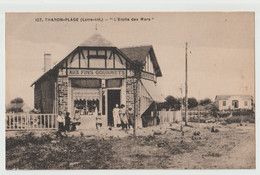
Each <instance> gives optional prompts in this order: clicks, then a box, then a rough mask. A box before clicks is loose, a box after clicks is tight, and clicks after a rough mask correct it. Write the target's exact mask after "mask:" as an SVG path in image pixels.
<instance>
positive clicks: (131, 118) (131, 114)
mask: <svg viewBox="0 0 260 175" xmlns="http://www.w3.org/2000/svg"><path fill="white" fill-rule="evenodd" d="M127 114H128V116H127V118H128V127H129V129H130V125H132V127H133V128H134V127H135V125H134V110H133V108H132V106H129V108H128V112H127Z"/></svg>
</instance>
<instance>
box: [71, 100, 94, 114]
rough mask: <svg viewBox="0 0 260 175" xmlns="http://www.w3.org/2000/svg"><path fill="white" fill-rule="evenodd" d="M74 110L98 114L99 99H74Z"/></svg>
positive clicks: (81, 112)
mask: <svg viewBox="0 0 260 175" xmlns="http://www.w3.org/2000/svg"><path fill="white" fill-rule="evenodd" d="M74 108H75V109H74V110H75V112H76V111H78V112H79V113H80V114H81V115H97V114H98V113H99V99H92V100H91V99H83V100H82V99H79V100H78V99H77V100H74Z"/></svg>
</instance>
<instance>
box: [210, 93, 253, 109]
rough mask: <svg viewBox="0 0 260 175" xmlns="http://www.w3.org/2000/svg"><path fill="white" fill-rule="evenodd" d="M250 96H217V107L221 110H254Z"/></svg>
mask: <svg viewBox="0 0 260 175" xmlns="http://www.w3.org/2000/svg"><path fill="white" fill-rule="evenodd" d="M252 100H253V98H252V96H250V95H217V96H216V98H215V105H216V107H217V108H218V109H219V110H234V109H248V110H251V109H252Z"/></svg>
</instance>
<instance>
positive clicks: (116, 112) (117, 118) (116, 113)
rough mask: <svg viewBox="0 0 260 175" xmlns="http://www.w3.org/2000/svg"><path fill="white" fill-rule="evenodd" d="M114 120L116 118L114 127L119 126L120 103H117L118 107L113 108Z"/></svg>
mask: <svg viewBox="0 0 260 175" xmlns="http://www.w3.org/2000/svg"><path fill="white" fill-rule="evenodd" d="M113 120H114V127H117V125H118V124H120V117H119V108H118V104H116V107H115V108H114V109H113Z"/></svg>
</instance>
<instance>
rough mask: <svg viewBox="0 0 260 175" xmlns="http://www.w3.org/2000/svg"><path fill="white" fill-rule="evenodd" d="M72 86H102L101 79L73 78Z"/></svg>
mask: <svg viewBox="0 0 260 175" xmlns="http://www.w3.org/2000/svg"><path fill="white" fill-rule="evenodd" d="M71 86H72V87H76V88H101V80H100V79H72V80H71Z"/></svg>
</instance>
